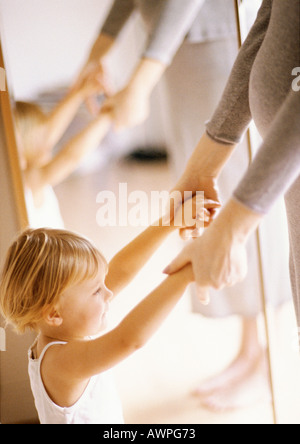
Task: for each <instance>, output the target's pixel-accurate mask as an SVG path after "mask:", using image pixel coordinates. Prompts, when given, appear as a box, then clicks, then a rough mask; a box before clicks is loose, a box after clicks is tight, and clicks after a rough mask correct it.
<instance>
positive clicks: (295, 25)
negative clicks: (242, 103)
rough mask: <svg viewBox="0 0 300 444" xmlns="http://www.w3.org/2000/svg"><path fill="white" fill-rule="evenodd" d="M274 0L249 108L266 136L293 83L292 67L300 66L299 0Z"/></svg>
mask: <svg viewBox="0 0 300 444" xmlns="http://www.w3.org/2000/svg"><path fill="white" fill-rule="evenodd" d="M288 3H289V6H287V2H285V1H282V0H273V9H272V15H271V20H270V24H269V27H268V31H267V34H266V37H265V39H264V42H263V44H262V46H261V48H260V50H259V52H258V54H257V57H256V60H255V62H254V65H253V68H252V72H251V77H250V88H249V100H250V109H251V113H252V116H253V119H254V121H255V124H256V126H257V128H258V130H259V132H260V134H261V136H262V137H264V136H265V135H266V133H267V131H268V128H269V127H270V125H271V123H272V121H273V119H274V118H275V116H276V113H277V112H278V110H279V108H280V107H281V105H282V103H283V102H284V100H285V98H286V96H287V94H288V93H289V91H290V89H291V87H292V81H293V77H292V70H293V68H295V67H296V66H300V25H299V22H300V1H299V0H289V1H288Z"/></svg>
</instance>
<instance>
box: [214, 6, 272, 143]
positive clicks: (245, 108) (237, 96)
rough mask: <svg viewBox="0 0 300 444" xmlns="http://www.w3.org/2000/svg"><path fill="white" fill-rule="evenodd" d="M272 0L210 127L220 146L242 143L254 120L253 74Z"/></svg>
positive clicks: (257, 23) (244, 49) (259, 19)
mask: <svg viewBox="0 0 300 444" xmlns="http://www.w3.org/2000/svg"><path fill="white" fill-rule="evenodd" d="M272 1H273V0H263V4H262V6H261V8H260V10H259V11H258V15H257V19H256V21H255V23H254V25H253V26H252V28H251V30H250V32H249V34H248V36H247V38H246V40H245V42H244V43H243V45H242V47H241V49H240V51H239V54H238V56H237V59H236V61H235V63H234V66H233V68H232V71H231V74H230V77H229V79H228V82H227V85H226V88H225V90H224V93H223V96H222V98H221V101H220V103H219V105H218V107H217V109H216V111H215V113H214V115H213V116H212V118H211V119H210V121H209V122H208V124H207V132H208V134H209V135H210V137H212V138H213V139H215V140H216V141H217V142H220V143H225V144H226V143H229V144H235V143H239V142H240V140H241V138H242V136H243V133H244V132H245V130H246V129H247V127H248V125H249V123H250V121H251V119H252V116H251V111H250V105H249V85H250V74H251V71H252V66H253V63H254V61H255V59H256V55H257V53H258V51H259V49H260V47H261V45H262V43H263V41H264V38H265V35H266V32H267V30H268V25H269V21H270V17H271V10H272Z"/></svg>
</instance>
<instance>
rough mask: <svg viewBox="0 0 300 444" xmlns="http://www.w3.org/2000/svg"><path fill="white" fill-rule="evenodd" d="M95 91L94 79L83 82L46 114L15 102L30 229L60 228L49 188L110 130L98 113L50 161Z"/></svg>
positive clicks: (109, 120)
mask: <svg viewBox="0 0 300 444" xmlns="http://www.w3.org/2000/svg"><path fill="white" fill-rule="evenodd" d="M99 89H100V86H99V82H98V80H97V79H94V80H93V79H84V80H82V81H81V83H80V84H78V86H77V87H76V88H73V89H72V90H71V91H70V92H69V93H68V94H67V95H66V97H65V98H64V99H63V100H62V101H61V102H60V103H59V104H58V105H57V106H56V107H55V108H54V110H53V111H52V112H50V113H49V114H45V113H44V112H43V111H42V110H41V108H40V107H39V106H37V105H36V104H33V103H26V102H17V103H16V105H15V109H14V115H15V121H16V137H17V145H18V148H19V153H20V159H21V167H22V170H23V172H24V182H25V196H26V204H27V209H28V216H29V223H30V226H31V227H34V228H38V227H43V226H47V227H52V228H63V226H64V224H63V220H62V217H61V215H60V210H59V205H58V201H57V198H56V196H55V194H54V191H53V188H52V187H53V186H55V185H57V184H58V183H60V182H61V181H62V180H64V179H65V178H66V177H67V176H68V175H69V174H70V173H72V172H73V171H74V170H75V169H76V168H77V167H78V166H79V163H80V161H81V160H82V159H83V157H84V156H85V155H86V154H88V153H89V152H91V151H92V150H93V149H95V148H97V146H98V145H99V141H101V139H102V138H103V137H104V136H105V134H106V133H107V131H108V129H109V127H110V123H111V119H110V117H109V115H108V114H107V113H106V114H105V113H102V114H101V113H100V114H99V116H98V117H97V118H95V120H93V121H92V122H91V123H90V124H89V125H87V127H86V128H85V129H84V130H82V131H81V132H80V133H79V134H77V135H76V136H75V137H73V138H72V139H71V140H70V141H69V142H68V143H67V144H66V145H65V146H63V148H62V149H61V150H60V151H59V152H58V153H57V154H56V155H55V156H54V157H52V154H53V153H52V151H53V148H54V146H55V145H56V143H57V142H58V140H59V139H60V138H61V137H62V135H63V133H64V132H65V130H66V128H67V127H68V125H69V124H70V122H71V120H72V119H73V117H74V116H75V114H76V112H77V110H78V108H79V106H80V105H81V104H82V102H83V101H84V100H85V99H86V98H87V97H89V95H90V94H92V93H94V94H95V93H96V92H97V91H98V90H99Z"/></svg>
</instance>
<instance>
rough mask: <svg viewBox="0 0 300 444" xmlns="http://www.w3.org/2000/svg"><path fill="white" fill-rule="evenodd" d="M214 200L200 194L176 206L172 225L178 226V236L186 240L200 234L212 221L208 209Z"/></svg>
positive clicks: (214, 203) (212, 205)
mask: <svg viewBox="0 0 300 444" xmlns="http://www.w3.org/2000/svg"><path fill="white" fill-rule="evenodd" d="M215 205H216V202H214V201H212V200H211V199H205V198H204V197H203V195H202V194H197V195H196V196H194V197H193V198H189V199H187V200H186V201H185V202H184V203H183V204H182V205H181V206H180V207H179V208H177V210H176V212H175V217H174V226H176V227H178V228H179V231H180V236H181V237H182V238H183V239H184V240H186V239H190V238H197V237H199V236H201V234H202V232H203V229H204V228H205V227H208V226H209V225H210V223H211V222H212V216H211V213H210V211H209V210H210V209H211V208H212V207H215Z"/></svg>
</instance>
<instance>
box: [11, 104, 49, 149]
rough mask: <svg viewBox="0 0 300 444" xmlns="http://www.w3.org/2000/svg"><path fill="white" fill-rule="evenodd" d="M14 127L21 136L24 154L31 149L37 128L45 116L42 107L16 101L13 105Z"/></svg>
mask: <svg viewBox="0 0 300 444" xmlns="http://www.w3.org/2000/svg"><path fill="white" fill-rule="evenodd" d="M14 116H15V122H16V127H17V129H18V131H19V133H20V136H21V138H22V142H23V145H24V150H25V155H26V153H28V152H29V153H30V152H31V151H32V143H33V141H34V140H35V139H34V138H35V134H36V131H37V128H41V127H42V126H43V125H44V124H45V122H46V120H47V118H46V115H45V114H44V112H43V111H42V109H41V108H40V107H39V106H38V105H36V104H35V103H30V102H20V101H19V102H16V103H15V107H14Z"/></svg>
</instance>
